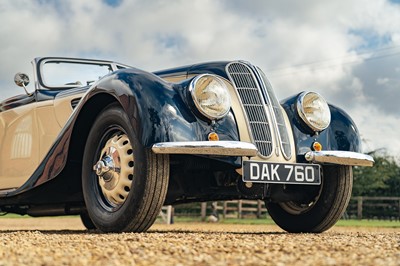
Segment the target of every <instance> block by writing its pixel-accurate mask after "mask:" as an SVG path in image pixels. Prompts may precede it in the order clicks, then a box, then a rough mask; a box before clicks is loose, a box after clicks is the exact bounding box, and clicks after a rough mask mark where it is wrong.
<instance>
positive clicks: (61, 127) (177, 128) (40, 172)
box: [0, 57, 373, 232]
mask: <svg viewBox="0 0 400 266" xmlns="http://www.w3.org/2000/svg"><path fill="white" fill-rule="evenodd" d="M32 64H33V75H32V77H33V80H34V89H33V88H31V87H30V88H29V89H28V88H27V87H26V86H27V84H28V83H29V77H28V75H26V74H23V73H17V74H16V75H15V78H14V79H15V83H16V84H17V85H18V86H20V87H23V88H24V89H25V94H21V95H19V96H16V97H13V98H10V99H7V100H5V101H3V102H1V103H0V152H1V157H0V211H1V212H2V213H16V214H21V215H25V214H27V215H30V216H35V217H36V216H58V215H80V216H81V218H82V221H83V223H84V225H85V226H86V227H87V228H88V229H94V228H96V229H98V230H100V231H103V232H125V231H133V232H142V231H145V230H146V229H148V228H149V227H150V226H151V225H152V224H153V223H154V221H155V220H156V218H157V216H158V215H159V213H160V210H161V208H162V206H163V205H174V204H180V203H188V202H201V201H224V200H233V199H254V200H255V199H261V200H264V201H265V204H266V207H267V209H268V213H269V215H270V216H271V217H272V219H273V220H274V221H275V222H276V223H277V224H278V225H279V226H280V227H281V228H283V229H284V230H287V231H289V232H323V231H325V230H327V229H329V228H330V227H332V226H333V225H334V224H335V223H336V221H337V220H338V219H339V218H341V216H342V214H343V213H344V211H345V209H346V207H347V205H348V202H349V199H350V196H351V191H352V182H353V176H352V166H371V165H372V164H373V159H372V158H371V157H370V156H368V155H364V154H361V153H359V152H360V137H359V133H358V130H357V128H356V126H355V124H354V123H353V121H352V120H351V118H350V117H349V116H348V115H347V114H346V113H345V112H344V111H343V110H341V109H339V108H337V107H335V106H333V105H329V104H327V102H326V101H325V100H324V98H323V97H322V96H320V95H319V94H318V93H315V92H301V93H299V94H297V95H294V96H291V97H289V98H287V99H285V100H283V101H281V102H279V101H278V100H277V98H276V96H275V94H274V91H273V89H272V86H271V84H270V83H269V81H268V79H267V77H266V75H265V74H264V73H263V71H261V69H259V68H258V67H256V66H255V65H253V64H251V63H249V62H245V61H230V62H210V63H202V64H195V65H190V66H184V67H178V68H174V69H168V70H163V71H158V72H154V73H150V72H146V71H142V70H139V69H137V68H133V67H130V66H127V65H124V64H119V63H115V62H111V61H104V60H89V59H74V58H61V57H59V58H56V57H44V58H36V59H35V60H34V61H33V62H32Z"/></svg>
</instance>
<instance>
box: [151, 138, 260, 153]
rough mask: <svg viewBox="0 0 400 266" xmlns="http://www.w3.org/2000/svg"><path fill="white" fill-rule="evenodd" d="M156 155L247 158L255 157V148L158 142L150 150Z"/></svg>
mask: <svg viewBox="0 0 400 266" xmlns="http://www.w3.org/2000/svg"><path fill="white" fill-rule="evenodd" d="M151 149H152V151H153V152H154V153H157V154H194V155H224V156H248V157H253V156H256V155H257V152H258V150H257V147H256V146H255V145H254V144H253V143H248V142H242V141H180V142H160V143H156V144H154V145H153V147H152V148H151Z"/></svg>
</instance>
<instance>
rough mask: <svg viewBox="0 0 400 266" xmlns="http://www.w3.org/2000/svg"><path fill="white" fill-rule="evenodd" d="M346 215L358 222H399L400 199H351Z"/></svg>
mask: <svg viewBox="0 0 400 266" xmlns="http://www.w3.org/2000/svg"><path fill="white" fill-rule="evenodd" d="M346 214H347V216H348V217H350V218H352V217H356V218H357V219H359V220H361V219H380V220H382V219H383V220H393V219H394V220H400V197H361V196H359V197H353V198H351V200H350V204H349V206H348V208H347V211H346Z"/></svg>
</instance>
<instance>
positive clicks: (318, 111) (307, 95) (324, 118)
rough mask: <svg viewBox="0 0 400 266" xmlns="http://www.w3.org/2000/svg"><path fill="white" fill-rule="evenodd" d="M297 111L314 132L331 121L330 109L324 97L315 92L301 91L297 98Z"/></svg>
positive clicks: (325, 126) (320, 129)
mask: <svg viewBox="0 0 400 266" xmlns="http://www.w3.org/2000/svg"><path fill="white" fill-rule="evenodd" d="M297 112H298V114H299V116H300V117H301V119H302V120H303V121H304V122H305V123H306V124H307V125H308V126H309V127H310V128H311V129H312V130H313V131H316V132H319V131H322V130H324V129H326V128H327V127H328V126H329V124H330V123H331V111H330V109H329V106H328V104H327V102H326V101H325V99H324V98H323V97H322V96H321V95H319V94H318V93H315V92H303V93H301V94H300V95H299V97H298V98H297Z"/></svg>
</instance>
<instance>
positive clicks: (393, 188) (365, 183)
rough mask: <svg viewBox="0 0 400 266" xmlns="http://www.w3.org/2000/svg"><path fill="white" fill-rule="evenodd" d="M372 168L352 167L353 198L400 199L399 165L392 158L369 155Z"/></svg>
mask: <svg viewBox="0 0 400 266" xmlns="http://www.w3.org/2000/svg"><path fill="white" fill-rule="evenodd" d="M369 154H370V155H371V156H372V157H374V160H375V164H374V166H373V167H354V171H353V174H354V185H353V196H370V197H380V196H381V197H382V196H388V197H400V164H399V162H398V160H396V159H395V157H393V156H389V155H386V154H382V153H379V152H377V151H374V152H371V153H369Z"/></svg>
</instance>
